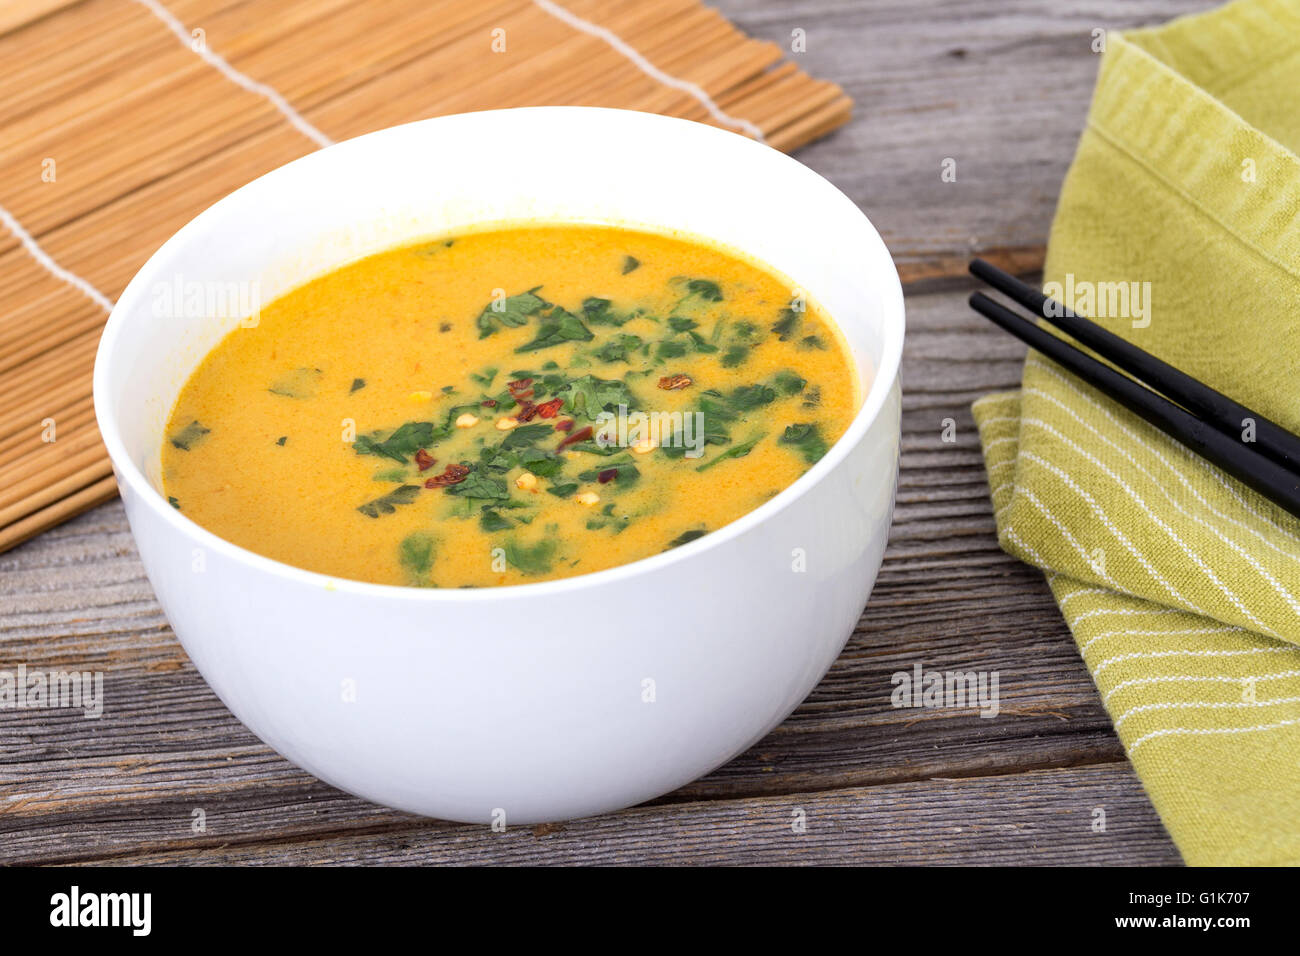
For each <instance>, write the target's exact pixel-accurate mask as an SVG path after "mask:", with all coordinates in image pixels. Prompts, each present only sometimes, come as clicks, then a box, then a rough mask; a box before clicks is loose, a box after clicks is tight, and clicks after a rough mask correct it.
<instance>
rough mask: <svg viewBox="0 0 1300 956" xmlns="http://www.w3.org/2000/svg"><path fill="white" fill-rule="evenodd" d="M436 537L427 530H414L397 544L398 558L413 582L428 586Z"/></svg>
mask: <svg viewBox="0 0 1300 956" xmlns="http://www.w3.org/2000/svg"><path fill="white" fill-rule="evenodd" d="M433 554H434V539H433V535H431V534H429V533H428V532H427V531H414V532H412V533H411V534H408V535H407V536H406V537H405V538H403V539H402V542H401V544H399V545H398V546H397V560H398V563H399V564H401V566H402V568H403V569H404V570H405V571H406V576H407V577H408V578H409V579H410V581H411V583H412V584H415V585H421V586H428V584H429V580H428V576H429V572H430V571H431V570H432V569H433Z"/></svg>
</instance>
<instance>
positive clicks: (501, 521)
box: [478, 508, 510, 531]
mask: <svg viewBox="0 0 1300 956" xmlns="http://www.w3.org/2000/svg"><path fill="white" fill-rule="evenodd" d="M478 526H479V527H480V528H482V529H483V530H484V531H504V530H506V528H509V527H510V521H509V520H508V519H506V518H503V517H501V515H499V514H497V513H496V512H495V511H493V510H492V509H491V508H484V509H483V513H482V514H481V515H479V518H478Z"/></svg>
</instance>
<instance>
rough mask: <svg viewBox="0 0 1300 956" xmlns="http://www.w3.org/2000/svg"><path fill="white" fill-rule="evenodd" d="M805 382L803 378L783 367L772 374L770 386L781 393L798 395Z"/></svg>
mask: <svg viewBox="0 0 1300 956" xmlns="http://www.w3.org/2000/svg"><path fill="white" fill-rule="evenodd" d="M807 384H808V382H807V381H806V380H805V379H803V378H801V377H800V376H798V375H796V374H795V373H794V372H791V371H790V370H789V369H783V370H782V371H780V372H777V373H776V374H775V375H773V376H772V386H773V387H774V388H775V389H776V390H777V391H778V392H780V393H781V394H782V395H798V394H799V393H800V392H802V391H803V387H804V386H805V385H807Z"/></svg>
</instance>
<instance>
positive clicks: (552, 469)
mask: <svg viewBox="0 0 1300 956" xmlns="http://www.w3.org/2000/svg"><path fill="white" fill-rule="evenodd" d="M519 464H520V466H521V467H522V468H523V469H524V470H526V471H530V472H532V473H533V474H534V475H537V476H539V477H541V478H553V477H555V476H556V475H557V474H559V472H560V469H561V468H562V467H564V459H562V458H561V457H560V456H559V455H557V454H556V453H555V452H553V451H547V450H546V449H544V448H526V449H524V450H523V451H522V452H520V453H519Z"/></svg>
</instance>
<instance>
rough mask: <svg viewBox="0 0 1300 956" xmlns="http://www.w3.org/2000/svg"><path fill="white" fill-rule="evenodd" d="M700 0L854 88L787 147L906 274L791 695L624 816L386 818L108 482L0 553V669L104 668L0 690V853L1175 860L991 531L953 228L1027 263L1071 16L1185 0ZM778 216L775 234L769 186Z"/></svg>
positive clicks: (976, 367)
mask: <svg viewBox="0 0 1300 956" xmlns="http://www.w3.org/2000/svg"><path fill="white" fill-rule="evenodd" d="M715 2H716V5H717V6H718V7H719V8H720V9H721V10H722V11H723V12H724V13H726V14H727V15H728V16H730V17H732V18H733V19H734V20H735V21H736V22H737V23H738V24H739V25H740V26H741V27H742V28H744V29H746V30H747V31H748V32H750V33H751V34H754V35H757V36H760V37H763V38H766V39H771V40H774V41H776V42H778V43H780V44H782V45H783V46H785V47H787V48H789V46H790V40H791V36H792V31H794V30H796V29H800V30H803V31H805V34H806V37H807V41H806V42H807V50H806V52H804V53H800V54H796V56H798V57H799V58H800V59H801V61H802V64H803V65H804V66H805V68H807V69H808V70H809V71H810V72H812V73H813V74H814V75H816V76H822V77H826V78H829V79H833V80H836V81H837V82H839V83H840V84H842V85H843V86H844V87H845V88H846V89H847V90H848V92H849V93H850V94H851V95H852V96H853V97H854V99H855V100H856V102H857V118H856V119H855V120H854V122H853V123H852V124H851V125H850V126H849V127H848V128H846V129H844V130H842V131H841V132H839V133H838V134H836V135H834V136H832V137H831V138H829V139H827V140H824V141H822V142H820V143H818V144H815V145H814V146H812V147H810V148H807V149H805V150H804V151H802V153H800V158H801V159H802V160H803V161H804V162H806V163H807V164H808V165H810V166H812V167H813V168H814V169H816V170H818V171H819V172H821V173H822V174H824V175H825V176H827V177H828V178H830V179H831V180H832V181H833V182H835V183H836V184H837V185H838V186H839V187H840V188H841V189H843V190H844V191H845V192H846V193H848V195H849V196H851V197H852V198H853V199H854V200H856V201H857V202H858V203H859V204H860V205H861V206H862V208H863V209H864V210H866V212H867V213H868V215H870V216H871V218H872V220H873V221H874V222H875V224H876V226H877V227H878V228H879V229H880V231H881V232H882V234H883V235H884V238H885V241H886V242H887V243H888V244H889V246H890V248H891V250H892V251H893V253H894V255H895V257H896V258H897V261H898V263H899V268H900V271H901V273H902V275H903V278H904V281H905V283H906V290H907V299H908V302H907V305H908V335H907V347H906V351H905V356H904V362H903V388H904V412H903V458H902V474H901V479H900V487H899V493H898V505H897V510H896V514H895V520H894V529H893V533H892V537H891V542H890V547H889V551H888V553H887V555H886V557H885V564H884V567H883V568H882V570H881V572H880V577H879V580H878V582H877V584H876V588H875V592H874V593H873V595H872V597H871V602H870V604H869V605H868V606H867V608H866V611H865V613H864V614H863V617H862V620H861V622H860V623H859V625H858V628H857V630H856V632H855V634H854V635H853V638H852V639H851V640H850V641H849V644H848V646H847V647H846V648H845V650H844V653H843V654H842V655H841V656H840V658H839V660H838V661H836V663H835V665H834V667H832V668H831V671H830V673H829V674H827V676H826V678H825V679H824V680H823V681H822V682H821V684H820V685H819V686H818V687H817V689H816V690H815V691H814V692H813V693H812V695H811V696H810V697H809V698H808V700H807V701H805V702H804V704H803V705H802V706H801V707H800V708H799V709H798V710H797V711H796V712H795V713H794V714H793V715H792V716H791V717H790V718H789V719H788V720H787V721H786V722H785V723H784V724H782V725H781V726H780V727H779V728H777V729H776V730H775V731H774V732H773V733H772V734H771V735H769V736H768V737H767V739H765V740H764V741H762V742H761V743H760V744H758V745H757V746H756V747H754V748H753V749H752V750H750V751H749V752H748V753H745V754H743V755H742V756H740V757H738V758H737V759H735V760H733V761H732V762H731V763H729V764H727V765H726V766H724V767H722V768H720V769H718V770H716V771H715V772H713V773H712V774H710V775H709V776H707V777H705V778H704V779H702V780H698V781H696V782H695V783H693V784H691V785H690V786H687V787H684V788H683V789H681V790H679V791H677V792H675V793H672V794H669V795H668V796H666V797H664V798H662V799H660V800H657V801H654V802H653V803H651V804H648V805H645V806H641V807H638V808H636V809H632V810H627V811H624V812H622V813H616V814H611V815H608V816H604V817H599V818H594V819H587V820H580V821H575V822H570V823H565V824H562V825H549V826H542V827H535V828H529V827H522V828H511V829H509V830H507V831H506V832H505V833H492V832H491V831H490V830H489V829H488V828H486V827H475V826H463V825H456V824H447V823H441V822H436V821H430V820H426V819H421V818H418V817H412V816H409V815H406V814H402V813H397V812H394V811H390V810H387V809H384V808H382V807H377V806H373V805H371V804H368V803H366V802H364V801H362V800H358V799H356V798H353V797H350V796H348V795H346V794H343V793H341V792H339V791H337V790H334V789H332V788H331V787H329V786H326V785H325V784H323V783H321V782H319V781H317V780H315V779H314V778H312V777H311V776H309V775H308V774H306V773H304V772H302V771H300V770H298V769H296V768H295V767H293V766H291V765H290V764H289V763H287V762H286V761H285V760H283V759H282V758H281V757H279V756H278V755H277V754H275V753H274V752H272V751H271V750H269V749H268V748H267V747H265V746H264V745H262V744H261V743H260V742H259V741H258V740H257V739H256V738H255V737H254V736H253V735H252V734H251V733H249V732H248V731H247V730H246V729H245V728H244V727H243V726H242V725H241V724H240V723H239V722H238V721H236V720H235V718H234V717H232V716H231V715H230V713H229V712H228V711H227V710H226V709H225V707H223V706H222V704H221V703H220V701H218V700H217V698H216V697H215V696H214V695H213V694H212V692H211V691H210V690H209V689H208V687H207V685H206V684H205V683H204V682H203V679H202V678H201V677H200V676H199V674H198V672H197V671H196V670H195V669H194V667H193V665H191V664H190V662H189V660H188V659H187V658H186V656H185V653H184V652H183V651H182V649H181V647H180V645H179V644H178V643H177V641H176V638H175V636H174V635H173V634H172V631H171V629H170V628H169V627H168V625H167V621H166V619H165V618H164V617H163V614H162V611H161V609H160V608H159V606H158V604H157V602H156V601H155V599H154V596H153V592H152V591H151V589H150V587H149V582H148V581H147V580H146V579H145V576H144V572H143V570H142V568H141V565H140V562H139V559H138V557H137V555H136V552H135V548H134V546H133V544H132V541H131V537H130V534H129V532H128V530H127V526H126V521H125V519H124V517H123V514H122V508H121V505H120V504H119V503H117V502H114V503H112V504H109V505H105V506H103V507H101V508H98V509H96V510H95V511H92V512H90V513H87V514H85V515H83V516H82V517H80V518H78V519H76V520H74V521H72V522H70V523H68V524H66V525H64V526H62V527H60V528H58V529H56V530H54V531H51V532H49V533H47V534H45V535H42V536H41V537H39V538H36V539H34V540H33V541H31V542H29V543H28V544H26V545H24V546H22V547H20V548H18V549H16V550H14V551H12V552H10V553H8V554H4V555H0V640H2V641H3V645H2V647H3V653H2V655H0V667H3V668H12V667H16V666H17V664H18V663H20V662H21V663H25V664H26V665H27V666H28V667H29V668H44V669H52V668H68V669H71V668H76V669H102V670H104V671H105V674H106V676H105V696H106V704H105V710H104V715H103V717H102V718H101V719H100V720H98V721H91V720H86V719H84V718H83V717H82V716H81V713H80V712H79V711H66V710H63V711H61V710H50V711H12V710H7V711H0V861H3V862H96V861H112V862H118V863H146V862H148V863H154V862H165V863H180V864H185V863H344V862H346V863H381V862H383V863H438V862H453V863H501V862H518V863H734V864H743V863H784V862H798V863H830V862H836V863H968V864H974V863H1090V864H1152V863H1165V864H1170V863H1177V862H1178V860H1179V857H1178V854H1177V851H1176V850H1175V849H1174V847H1173V845H1172V843H1171V842H1170V840H1169V838H1168V836H1167V835H1166V834H1165V832H1164V829H1163V828H1162V827H1161V825H1160V822H1159V820H1158V819H1157V817H1156V815H1155V813H1154V811H1153V810H1152V808H1151V805H1150V803H1149V802H1148V800H1147V799H1146V796H1145V795H1144V794H1143V792H1142V788H1141V785H1140V784H1139V783H1138V780H1137V778H1136V777H1135V776H1134V774H1133V771H1132V770H1131V769H1130V767H1129V765H1128V763H1127V761H1126V759H1125V756H1124V752H1123V749H1122V748H1121V746H1120V744H1119V741H1118V740H1117V739H1116V737H1115V734H1114V732H1113V731H1112V730H1111V727H1110V723H1109V721H1108V720H1107V718H1106V715H1105V713H1104V711H1103V710H1102V707H1101V703H1100V701H1099V699H1098V697H1097V693H1096V691H1095V689H1094V687H1093V685H1092V683H1091V681H1090V680H1089V677H1088V674H1087V671H1086V670H1085V669H1084V667H1083V665H1082V664H1081V662H1080V660H1079V657H1078V654H1077V653H1076V651H1075V648H1074V645H1073V643H1072V641H1071V639H1070V635H1069V633H1068V632H1067V630H1066V627H1065V624H1064V623H1063V621H1062V619H1061V615H1060V613H1059V612H1058V611H1057V609H1056V607H1055V605H1054V604H1053V602H1052V600H1051V598H1050V596H1049V594H1048V590H1047V587H1046V585H1045V584H1044V582H1043V578H1042V575H1041V574H1040V573H1039V572H1038V571H1036V570H1033V569H1031V568H1028V567H1025V566H1024V565H1021V564H1020V563H1019V562H1017V561H1016V560H1014V559H1012V558H1010V557H1008V556H1007V555H1005V554H1003V553H1002V552H1001V551H1000V550H999V548H998V544H997V540H996V537H995V534H994V524H993V517H992V514H991V511H990V506H989V498H988V488H987V485H986V482H985V475H984V468H983V464H982V461H981V457H980V453H979V446H978V442H977V440H976V434H975V429H974V425H973V423H972V420H971V415H970V403H971V401H972V400H973V399H975V398H977V397H979V396H981V395H983V394H985V393H987V392H990V391H994V390H997V389H1005V388H1011V387H1014V386H1015V385H1016V384H1017V383H1018V381H1019V378H1020V366H1021V360H1022V358H1023V355H1024V350H1023V348H1022V347H1021V346H1020V345H1018V344H1017V343H1016V342H1014V341H1012V340H1011V339H1010V338H1009V337H1007V336H1005V335H1002V334H1000V333H997V332H995V331H992V330H991V329H990V328H989V327H988V326H987V325H986V324H985V323H984V322H983V321H982V320H981V319H979V318H977V317H976V316H974V315H973V314H972V313H970V312H969V311H968V309H967V308H966V306H965V302H964V299H965V296H966V294H967V291H968V289H969V288H970V287H971V283H970V282H969V281H968V280H967V279H966V278H965V277H964V270H965V264H966V262H967V260H968V258H969V257H970V256H971V255H972V254H973V253H978V254H980V255H984V256H987V257H990V258H993V259H995V260H998V261H1001V262H1003V263H1010V264H1011V265H1012V266H1013V267H1014V268H1015V270H1016V271H1018V272H1020V273H1022V274H1025V275H1032V274H1033V273H1034V272H1035V270H1037V269H1039V268H1041V263H1042V256H1043V247H1044V244H1045V242H1046V238H1047V233H1048V228H1049V225H1050V221H1051V216H1052V211H1053V208H1054V205H1055V196H1056V192H1057V189H1058V187H1059V185H1060V182H1061V179H1062V177H1063V175H1064V174H1065V170H1066V167H1067V164H1068V163H1069V160H1070V157H1071V154H1072V153H1073V150H1074V145H1075V141H1076V138H1077V136H1078V132H1079V129H1080V128H1081V126H1082V123H1083V117H1084V114H1085V110H1086V107H1087V103H1088V99H1089V96H1090V94H1091V91H1092V86H1093V82H1094V79H1095V76H1096V69H1097V57H1096V55H1095V54H1094V53H1093V52H1092V49H1091V45H1092V40H1093V36H1092V31H1093V30H1094V29H1098V28H1101V29H1115V28H1123V27H1131V26H1136V25H1140V24H1149V23H1157V22H1160V21H1163V20H1165V19H1168V18H1170V17H1172V16H1174V15H1177V14H1180V13H1184V12H1189V11H1190V10H1193V9H1203V8H1205V7H1207V6H1209V4H1208V3H1205V2H1202V0H1123V2H1120V0H1089V2H1085V3H1083V4H1069V5H1067V4H1061V3H1058V2H1052V0H1041V2H1030V0H998V2H979V3H975V2H961V0H893V2H871V3H849V2H831V0H798V2H791V0H715ZM946 159H953V160H955V161H956V173H957V175H956V181H955V182H944V181H942V179H941V168H942V164H943V163H944V161H945V160H946ZM780 212H781V213H782V214H784V215H787V216H789V217H791V228H798V210H797V209H793V210H792V209H785V210H780ZM948 418H951V419H953V420H954V421H955V423H956V439H957V440H956V441H955V442H953V443H946V442H944V441H943V440H942V432H943V429H944V420H945V419H948ZM792 637H795V635H792ZM916 663H921V664H922V665H923V666H925V667H927V668H930V669H938V670H958V669H960V670H982V671H996V672H998V674H999V681H1000V695H1001V708H1002V710H1001V714H1000V715H999V716H998V717H996V718H994V719H983V718H981V717H979V716H978V715H977V714H976V713H975V712H974V711H952V710H920V711H915V710H898V709H894V708H893V707H892V706H891V704H890V692H891V690H892V689H893V687H892V684H891V681H890V677H891V675H892V674H893V673H895V672H896V671H902V670H910V669H911V668H912V666H913V665H914V664H916ZM1097 807H1101V808H1104V810H1105V814H1106V823H1107V825H1106V831H1105V832H1104V833H1096V832H1094V831H1093V828H1092V821H1093V814H1094V809H1095V808H1097ZM199 810H201V811H203V814H202V817H203V820H204V827H203V828H201V829H200V828H197V827H195V826H194V821H195V819H196V816H197V815H196V813H195V811H199ZM798 810H802V811H803V812H804V816H805V818H806V821H807V823H806V829H805V832H802V833H798V832H795V828H793V827H792V826H791V823H792V821H793V820H794V819H795V815H796V811H798ZM196 830H197V831H198V832H196Z"/></svg>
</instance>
